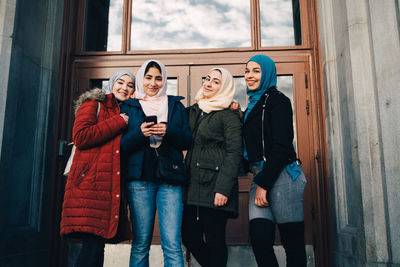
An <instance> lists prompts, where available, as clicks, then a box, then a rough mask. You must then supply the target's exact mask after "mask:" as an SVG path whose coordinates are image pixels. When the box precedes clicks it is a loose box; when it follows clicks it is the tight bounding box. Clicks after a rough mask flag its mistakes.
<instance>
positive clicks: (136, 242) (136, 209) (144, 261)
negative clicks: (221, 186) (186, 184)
mask: <svg viewBox="0 0 400 267" xmlns="http://www.w3.org/2000/svg"><path fill="white" fill-rule="evenodd" d="M127 195H128V202H129V209H130V213H131V214H130V217H131V223H132V231H133V241H132V248H131V256H130V263H129V266H130V267H133V266H134V267H141V266H143V267H148V266H149V251H150V245H151V240H152V238H153V227H154V219H155V215H156V209H157V211H158V224H159V228H160V237H161V247H162V250H163V253H164V266H171V267H172V266H173V267H175V266H177V267H179V266H182V267H183V266H184V262H183V253H182V246H181V226H182V212H183V203H182V187H181V186H175V185H169V184H166V183H161V182H147V181H130V182H128V183H127Z"/></svg>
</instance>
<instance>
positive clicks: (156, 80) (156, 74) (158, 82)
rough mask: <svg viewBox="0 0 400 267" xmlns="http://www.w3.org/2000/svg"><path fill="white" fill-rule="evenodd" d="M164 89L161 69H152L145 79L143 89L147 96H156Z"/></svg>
mask: <svg viewBox="0 0 400 267" xmlns="http://www.w3.org/2000/svg"><path fill="white" fill-rule="evenodd" d="M162 87H163V80H162V75H161V72H160V70H159V69H157V68H156V67H151V68H149V70H148V71H147V72H146V74H145V75H144V78H143V89H144V92H145V93H146V95H148V96H155V95H157V94H158V92H159V91H160V90H161V89H162Z"/></svg>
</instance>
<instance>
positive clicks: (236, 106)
mask: <svg viewBox="0 0 400 267" xmlns="http://www.w3.org/2000/svg"><path fill="white" fill-rule="evenodd" d="M239 108H240V105H239V102H232V103H231V104H230V105H229V109H231V110H238V109H239Z"/></svg>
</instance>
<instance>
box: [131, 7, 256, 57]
mask: <svg viewBox="0 0 400 267" xmlns="http://www.w3.org/2000/svg"><path fill="white" fill-rule="evenodd" d="M250 46H251V24H250V1H249V0H235V1H231V0H216V1H211V0H207V1H199V0H190V1H187V0H174V1H171V0H168V1H167V0H157V1H154V0H151V1H145V0H135V1H133V5H132V24H131V50H159V49H160V50H161V49H196V48H229V47H250Z"/></svg>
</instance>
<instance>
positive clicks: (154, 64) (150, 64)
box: [144, 61, 162, 75]
mask: <svg viewBox="0 0 400 267" xmlns="http://www.w3.org/2000/svg"><path fill="white" fill-rule="evenodd" d="M153 67H155V68H157V69H158V70H159V71H160V73H162V72H161V66H160V65H158V63H157V62H155V61H150V62H149V64H147V66H146V68H145V69H144V74H145V75H146V73H147V72H148V71H149V69H150V68H153Z"/></svg>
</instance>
